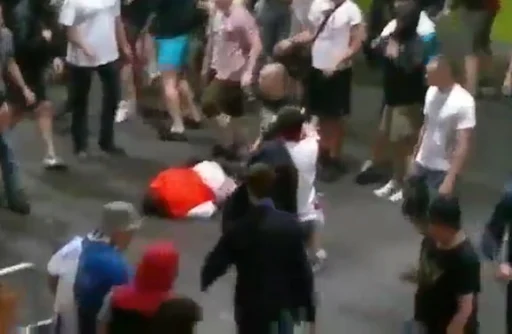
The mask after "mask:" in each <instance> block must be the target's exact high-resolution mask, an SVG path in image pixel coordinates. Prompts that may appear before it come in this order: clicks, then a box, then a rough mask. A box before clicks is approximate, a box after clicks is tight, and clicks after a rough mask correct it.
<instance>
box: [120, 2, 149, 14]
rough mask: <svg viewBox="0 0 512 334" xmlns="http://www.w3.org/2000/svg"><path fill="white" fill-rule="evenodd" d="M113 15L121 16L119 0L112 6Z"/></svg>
mask: <svg viewBox="0 0 512 334" xmlns="http://www.w3.org/2000/svg"><path fill="white" fill-rule="evenodd" d="M146 1H147V0H146ZM114 16H115V17H119V16H121V0H117V1H116V4H115V6H114Z"/></svg>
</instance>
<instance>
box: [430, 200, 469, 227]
mask: <svg viewBox="0 0 512 334" xmlns="http://www.w3.org/2000/svg"><path fill="white" fill-rule="evenodd" d="M428 218H429V222H430V224H434V225H442V226H446V227H450V228H452V229H454V230H457V231H458V230H460V229H461V228H462V222H461V220H462V212H461V209H460V204H459V199H458V198H457V197H455V196H443V195H439V196H436V197H435V198H434V199H433V200H432V203H430V206H429V209H428Z"/></svg>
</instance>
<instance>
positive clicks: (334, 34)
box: [308, 0, 363, 70]
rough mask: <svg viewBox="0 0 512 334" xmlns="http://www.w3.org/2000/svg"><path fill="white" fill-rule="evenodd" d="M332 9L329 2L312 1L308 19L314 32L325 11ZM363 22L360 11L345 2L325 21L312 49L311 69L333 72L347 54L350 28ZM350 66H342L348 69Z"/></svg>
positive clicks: (331, 3)
mask: <svg viewBox="0 0 512 334" xmlns="http://www.w3.org/2000/svg"><path fill="white" fill-rule="evenodd" d="M333 7H334V4H333V2H332V1H330V0H314V1H313V3H312V4H311V8H310V9H309V15H308V19H309V21H310V22H311V24H312V26H314V27H315V30H316V29H318V27H319V26H320V25H321V23H322V21H323V19H324V17H325V13H326V11H329V10H330V9H332V8H333ZM362 22H363V15H362V13H361V9H359V7H358V6H357V5H356V4H355V3H354V2H353V1H352V0H345V2H344V3H343V4H342V5H341V6H339V7H338V9H336V11H335V12H334V13H333V14H332V15H331V17H330V18H329V19H328V20H327V23H326V24H325V27H324V28H323V29H322V32H321V33H320V34H319V35H318V37H317V39H316V40H315V42H314V43H313V47H312V50H311V52H312V55H311V56H312V58H313V59H312V60H313V67H315V68H317V69H320V70H333V69H335V68H336V66H338V62H339V61H340V59H341V58H342V57H343V56H344V54H346V53H347V51H348V49H349V45H350V36H351V30H352V27H354V26H355V25H358V24H361V23H362ZM350 65H351V64H344V65H342V66H344V67H348V66H350Z"/></svg>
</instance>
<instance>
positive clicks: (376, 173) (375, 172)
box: [355, 166, 387, 186]
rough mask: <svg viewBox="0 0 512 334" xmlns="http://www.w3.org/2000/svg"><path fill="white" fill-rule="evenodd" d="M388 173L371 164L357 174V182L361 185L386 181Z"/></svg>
mask: <svg viewBox="0 0 512 334" xmlns="http://www.w3.org/2000/svg"><path fill="white" fill-rule="evenodd" d="M386 177H387V176H386V173H384V172H383V171H382V169H380V168H377V167H376V166H369V167H368V168H365V169H362V170H361V171H360V172H359V174H357V176H356V179H355V182H356V183H357V184H359V185H361V186H365V185H370V184H377V183H381V182H385V179H386Z"/></svg>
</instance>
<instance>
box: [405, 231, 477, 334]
mask: <svg viewBox="0 0 512 334" xmlns="http://www.w3.org/2000/svg"><path fill="white" fill-rule="evenodd" d="M479 292H480V262H479V259H478V255H477V254H476V252H475V250H474V248H473V245H472V244H471V242H470V241H469V240H465V241H463V242H462V243H460V244H459V245H458V246H456V247H455V248H452V249H448V250H445V249H439V248H437V247H436V245H435V243H434V241H432V240H431V239H429V238H424V239H423V241H422V244H421V251H420V260H419V272H418V288H417V290H416V296H415V302H414V313H415V314H414V316H415V320H417V321H420V322H422V323H424V324H425V325H426V327H427V329H428V333H431V332H432V333H444V332H445V331H446V328H447V327H448V325H449V323H450V321H451V320H452V318H453V316H454V315H455V314H456V312H457V309H458V298H459V297H460V296H463V295H467V294H475V299H474V307H473V313H472V315H471V316H470V318H469V320H468V322H467V324H466V328H465V333H466V334H475V333H477V332H478V320H477V311H478V296H477V294H478V293H479Z"/></svg>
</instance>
